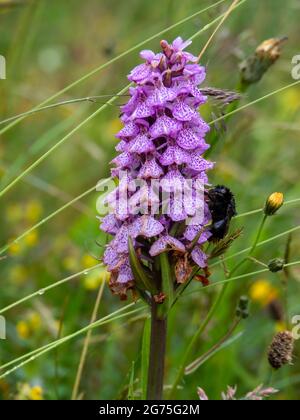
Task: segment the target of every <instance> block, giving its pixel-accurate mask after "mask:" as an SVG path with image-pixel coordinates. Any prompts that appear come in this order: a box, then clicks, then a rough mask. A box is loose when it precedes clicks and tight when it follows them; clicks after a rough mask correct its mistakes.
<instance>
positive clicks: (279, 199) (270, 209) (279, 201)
mask: <svg viewBox="0 0 300 420" xmlns="http://www.w3.org/2000/svg"><path fill="white" fill-rule="evenodd" d="M283 203H284V195H283V194H282V193H279V192H275V193H273V194H271V195H270V197H269V198H268V199H267V201H266V205H265V208H264V212H265V214H266V215H267V216H273V215H274V214H276V213H277V212H278V210H279V209H280V208H281V207H282V206H283Z"/></svg>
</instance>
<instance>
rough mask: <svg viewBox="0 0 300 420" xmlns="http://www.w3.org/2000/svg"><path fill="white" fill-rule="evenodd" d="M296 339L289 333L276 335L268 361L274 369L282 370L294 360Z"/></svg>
mask: <svg viewBox="0 0 300 420" xmlns="http://www.w3.org/2000/svg"><path fill="white" fill-rule="evenodd" d="M293 351H294V339H293V335H292V333H290V332H289V331H284V332H280V333H278V334H276V335H275V337H274V339H273V341H272V344H271V346H270V348H269V353H268V360H269V363H270V365H271V366H272V367H273V368H274V369H280V368H282V367H283V366H285V365H287V364H290V363H291V362H292V359H293Z"/></svg>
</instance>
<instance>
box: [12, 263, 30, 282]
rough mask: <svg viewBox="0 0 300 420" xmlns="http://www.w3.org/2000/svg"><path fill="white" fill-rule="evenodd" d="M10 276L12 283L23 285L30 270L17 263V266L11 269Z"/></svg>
mask: <svg viewBox="0 0 300 420" xmlns="http://www.w3.org/2000/svg"><path fill="white" fill-rule="evenodd" d="M9 276H10V279H11V281H12V283H14V284H16V285H21V284H23V283H25V281H26V280H27V278H28V271H27V269H26V268H25V267H23V266H22V265H16V266H15V267H12V269H11V270H10V273H9Z"/></svg>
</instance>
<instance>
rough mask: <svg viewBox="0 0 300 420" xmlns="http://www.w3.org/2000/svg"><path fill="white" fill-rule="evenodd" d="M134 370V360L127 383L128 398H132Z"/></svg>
mask: <svg viewBox="0 0 300 420" xmlns="http://www.w3.org/2000/svg"><path fill="white" fill-rule="evenodd" d="M134 371H135V362H134V361H133V362H132V366H131V373H130V380H129V385H128V397H127V399H128V400H134Z"/></svg>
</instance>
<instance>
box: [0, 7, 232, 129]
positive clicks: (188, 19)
mask: <svg viewBox="0 0 300 420" xmlns="http://www.w3.org/2000/svg"><path fill="white" fill-rule="evenodd" d="M225 1H226V0H219V1H217V2H216V3H214V4H212V5H210V6H208V7H205V8H204V9H201V10H199V11H198V12H196V13H193V14H192V15H190V16H188V17H186V18H184V19H182V20H180V21H179V22H177V23H174V24H173V25H170V26H168V27H167V28H165V29H163V30H162V31H160V32H158V33H156V34H154V35H152V36H150V37H149V38H147V39H146V40H144V41H142V42H139V43H138V44H136V45H134V46H133V47H131V48H129V49H128V50H126V51H124V52H123V53H121V54H119V55H118V56H116V57H114V58H113V59H111V60H109V61H107V62H106V63H104V64H101V65H100V66H99V67H97V68H95V69H94V70H92V71H90V72H89V73H87V74H86V75H84V76H82V77H81V78H80V79H78V80H76V81H75V82H73V83H71V84H70V85H68V86H66V87H65V88H63V89H62V90H60V91H59V92H57V93H55V94H54V95H52V96H51V97H49V98H48V99H46V100H44V101H43V102H41V103H40V104H39V105H37V106H36V107H34V108H32V109H31V110H30V111H31V112H32V111H36V110H38V109H39V108H41V107H43V106H45V105H47V104H49V103H50V102H52V101H53V100H55V99H56V98H58V97H59V96H61V95H63V94H65V93H67V92H68V91H69V90H71V89H72V88H74V87H76V86H78V85H79V84H80V83H83V82H84V81H85V80H87V79H89V78H90V77H92V76H94V75H95V74H97V73H99V72H100V71H101V70H104V69H105V68H107V67H109V66H110V65H111V64H114V63H116V62H117V61H118V60H120V59H121V58H123V57H126V55H128V54H130V53H132V52H134V51H136V50H138V49H140V48H142V47H143V46H144V45H146V44H147V43H149V42H151V41H153V40H154V39H156V38H158V37H160V36H162V35H164V34H166V33H167V32H169V31H171V30H172V29H175V28H177V27H178V26H180V25H182V24H184V23H186V22H188V21H190V20H192V19H194V18H195V17H197V16H199V15H201V14H202V13H205V12H207V11H209V10H210V9H212V8H214V7H217V6H218V5H220V4H222V3H224V2H225ZM30 111H29V112H30ZM25 118H26V116H23V117H21V118H19V119H17V120H15V121H13V122H12V123H10V124H9V125H7V126H6V127H4V128H3V129H2V130H0V135H1V134H4V133H6V132H7V131H8V130H10V129H11V128H13V127H15V126H16V125H17V124H19V123H20V122H21V121H23V120H24V119H25Z"/></svg>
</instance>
